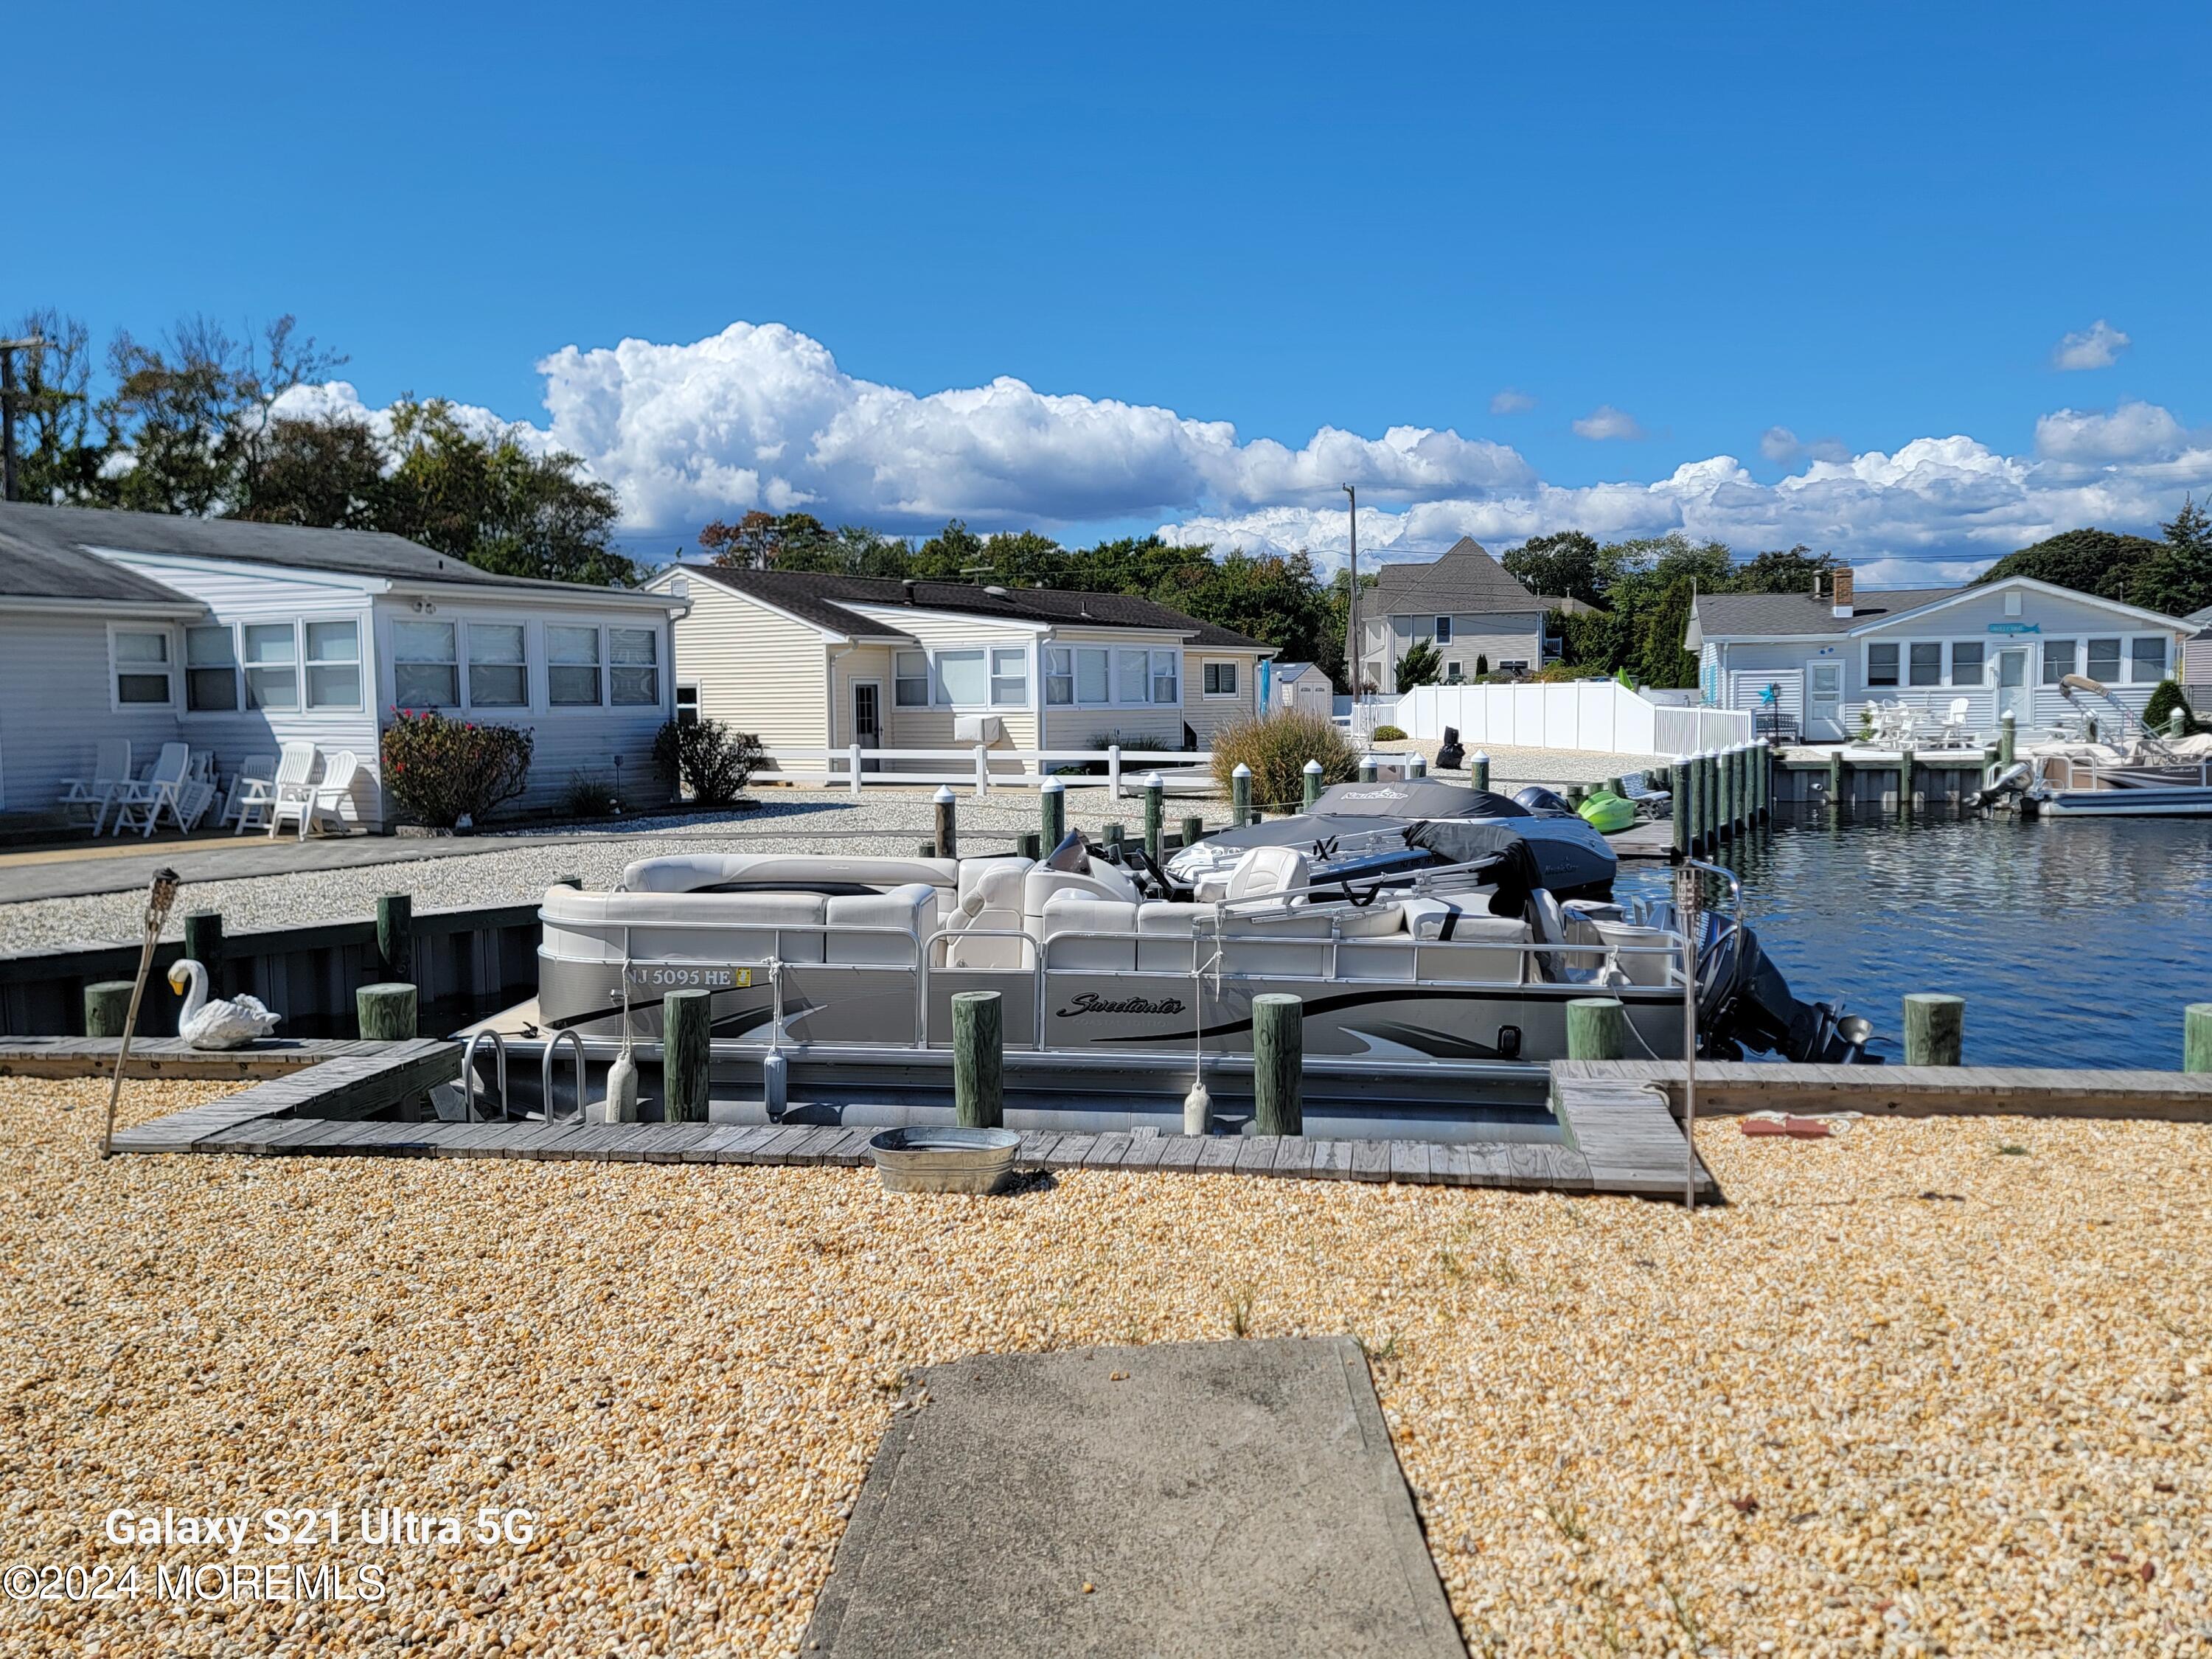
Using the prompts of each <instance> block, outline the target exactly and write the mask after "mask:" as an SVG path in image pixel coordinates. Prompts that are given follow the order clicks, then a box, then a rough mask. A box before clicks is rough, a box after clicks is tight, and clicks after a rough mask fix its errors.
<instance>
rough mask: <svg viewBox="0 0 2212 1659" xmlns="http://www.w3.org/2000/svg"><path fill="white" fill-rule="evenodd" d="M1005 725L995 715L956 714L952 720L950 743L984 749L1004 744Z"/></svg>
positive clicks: (1004, 722)
mask: <svg viewBox="0 0 2212 1659" xmlns="http://www.w3.org/2000/svg"><path fill="white" fill-rule="evenodd" d="M1005 739H1006V721H1004V720H1000V718H999V717H998V716H997V715H996V714H956V715H954V716H953V719H952V741H953V742H955V743H957V744H963V745H965V744H978V743H980V744H984V745H985V746H986V747H987V746H989V745H990V744H994V743H1001V742H1004V741H1005Z"/></svg>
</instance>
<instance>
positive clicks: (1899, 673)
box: [1859, 640, 1909, 691]
mask: <svg viewBox="0 0 2212 1659" xmlns="http://www.w3.org/2000/svg"><path fill="white" fill-rule="evenodd" d="M1877 647H1887V648H1888V649H1890V650H1892V651H1894V652H1896V653H1897V665H1896V667H1895V668H1894V669H1893V670H1892V671H1891V678H1888V679H1887V680H1883V681H1881V682H1879V683H1877V682H1876V681H1875V677H1874V653H1875V649H1876V648H1877ZM1907 669H1908V661H1907V659H1906V656H1905V641H1902V640H1868V641H1865V642H1864V645H1863V647H1862V648H1861V650H1860V652H1859V684H1861V685H1863V686H1864V687H1865V688H1866V689H1867V690H1869V691H1903V690H1908V689H1909V688H1908V687H1907V686H1906V684H1905V674H1906V671H1907Z"/></svg>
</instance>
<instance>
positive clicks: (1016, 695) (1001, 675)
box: [991, 645, 1030, 708]
mask: <svg viewBox="0 0 2212 1659" xmlns="http://www.w3.org/2000/svg"><path fill="white" fill-rule="evenodd" d="M1029 700H1030V653H1028V652H1027V651H1025V650H1024V649H1023V648H1022V647H1020V646H1018V645H1017V646H1013V647H1006V648H999V647H994V649H993V650H992V652H991V701H992V702H993V703H994V704H995V705H996V706H998V707H999V708H1020V707H1021V706H1022V705H1023V704H1024V703H1026V702H1028V701H1029Z"/></svg>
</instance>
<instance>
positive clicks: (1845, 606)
mask: <svg viewBox="0 0 2212 1659" xmlns="http://www.w3.org/2000/svg"><path fill="white" fill-rule="evenodd" d="M1835 614H1836V615H1837V616H1838V617H1848V616H1850V614H1851V572H1850V566H1849V565H1845V566H1844V567H1843V568H1840V569H1838V571H1837V572H1836V577H1835Z"/></svg>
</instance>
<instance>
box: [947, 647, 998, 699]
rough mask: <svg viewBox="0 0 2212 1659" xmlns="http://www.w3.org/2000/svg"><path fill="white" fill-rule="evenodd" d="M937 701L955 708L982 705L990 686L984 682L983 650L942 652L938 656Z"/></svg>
mask: <svg viewBox="0 0 2212 1659" xmlns="http://www.w3.org/2000/svg"><path fill="white" fill-rule="evenodd" d="M935 660H936V667H937V701H938V702H940V703H949V704H950V705H951V706H952V707H953V708H979V707H981V705H982V703H983V701H984V697H985V694H986V693H987V690H989V688H988V687H987V686H986V685H985V684H984V683H983V653H981V651H940V652H939V653H937V656H936V659H935Z"/></svg>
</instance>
